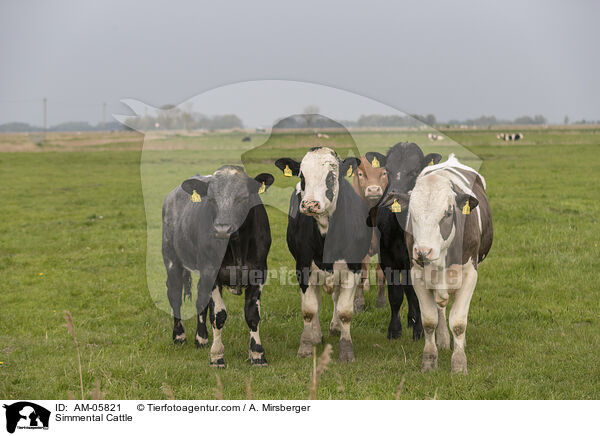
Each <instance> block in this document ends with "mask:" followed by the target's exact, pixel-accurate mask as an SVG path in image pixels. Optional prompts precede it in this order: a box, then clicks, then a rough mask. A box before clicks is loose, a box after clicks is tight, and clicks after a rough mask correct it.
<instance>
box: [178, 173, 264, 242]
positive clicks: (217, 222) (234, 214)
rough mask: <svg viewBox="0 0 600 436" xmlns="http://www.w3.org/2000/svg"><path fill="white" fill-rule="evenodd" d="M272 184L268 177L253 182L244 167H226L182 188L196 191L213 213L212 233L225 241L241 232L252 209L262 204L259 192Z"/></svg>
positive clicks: (260, 175)
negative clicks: (238, 231) (239, 230)
mask: <svg viewBox="0 0 600 436" xmlns="http://www.w3.org/2000/svg"><path fill="white" fill-rule="evenodd" d="M273 180H274V178H273V176H272V175H271V174H268V173H262V174H259V175H258V176H256V177H255V178H254V179H252V178H250V177H248V175H246V173H245V172H244V170H243V169H242V168H241V167H237V166H232V165H225V166H223V167H221V168H219V169H218V170H217V171H215V172H214V174H213V175H212V176H208V177H192V178H190V179H187V180H186V181H185V182H183V183H182V184H181V187H182V189H183V190H184V191H185V192H187V193H188V194H190V195H193V194H194V191H195V192H196V194H198V195H200V197H201V201H202V202H206V204H208V205H209V206H210V207H211V208H212V209H213V212H214V214H213V216H214V220H213V223H212V225H213V231H214V232H215V236H216V237H217V238H221V239H223V238H229V237H230V236H231V234H232V233H234V232H236V231H237V230H238V229H239V228H240V226H241V225H242V224H243V223H244V220H245V219H246V215H248V211H249V210H250V208H252V207H253V206H256V205H257V204H259V203H260V199H259V198H258V192H259V190H261V191H263V189H264V190H266V189H267V188H268V187H269V186H271V184H272V183H273Z"/></svg>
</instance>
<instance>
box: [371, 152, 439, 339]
mask: <svg viewBox="0 0 600 436" xmlns="http://www.w3.org/2000/svg"><path fill="white" fill-rule="evenodd" d="M441 158H442V156H441V155H440V154H438V153H430V154H428V155H423V152H422V151H421V149H420V148H419V146H418V145H417V144H414V143H407V142H401V143H398V144H396V145H394V146H393V147H392V148H390V149H389V150H388V152H387V155H386V158H385V168H386V170H387V173H388V179H389V184H388V188H387V191H386V193H385V194H384V198H383V200H382V201H381V203H380V207H379V210H378V212H377V228H378V229H379V232H380V234H381V238H380V247H379V261H380V263H381V267H382V268H383V271H384V272H385V274H386V279H387V282H388V299H389V301H390V308H391V318H390V324H389V326H388V333H387V336H388V338H389V339H395V338H398V337H400V335H401V334H402V324H401V323H400V318H399V317H398V313H399V312H400V306H401V305H402V300H403V299H404V295H406V299H407V300H408V326H409V327H412V333H413V339H419V338H420V337H421V335H422V333H423V329H422V327H421V316H420V313H419V302H418V300H417V296H416V294H415V291H414V289H413V287H412V285H411V282H410V278H409V274H408V273H409V271H410V258H409V254H408V250H407V248H406V240H405V236H404V229H405V223H406V215H407V211H406V208H401V207H400V205H399V204H398V203H397V198H399V196H400V195H403V194H404V195H405V194H407V193H408V192H409V191H410V190H411V189H412V188H413V186H414V184H415V181H416V180H417V176H418V175H419V173H420V172H421V170H423V168H425V167H427V166H428V165H434V164H436V163H438V162H439V161H440V159H441ZM398 208H400V209H398ZM391 275H394V277H391Z"/></svg>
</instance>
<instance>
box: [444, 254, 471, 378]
mask: <svg viewBox="0 0 600 436" xmlns="http://www.w3.org/2000/svg"><path fill="white" fill-rule="evenodd" d="M476 284H477V270H476V269H475V268H474V267H473V265H472V264H471V263H468V264H467V265H465V266H464V267H463V281H462V286H461V287H460V289H458V290H457V291H456V293H455V294H454V303H453V304H452V309H450V330H452V336H453V342H454V351H453V352H452V372H453V373H464V374H466V373H467V356H466V354H465V345H466V332H467V316H468V314H469V305H470V304H471V297H472V296H473V291H474V290H475V285H476Z"/></svg>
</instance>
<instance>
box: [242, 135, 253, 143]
mask: <svg viewBox="0 0 600 436" xmlns="http://www.w3.org/2000/svg"><path fill="white" fill-rule="evenodd" d="M250 141H252V138H251V137H249V136H244V137H243V138H242V142H250Z"/></svg>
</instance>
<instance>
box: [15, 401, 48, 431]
mask: <svg viewBox="0 0 600 436" xmlns="http://www.w3.org/2000/svg"><path fill="white" fill-rule="evenodd" d="M3 407H4V408H5V409H6V431H7V432H9V433H14V432H15V430H16V429H17V428H18V429H29V430H35V429H44V430H47V429H48V425H49V424H50V411H49V410H48V409H46V408H45V407H42V406H40V405H38V404H35V403H31V402H29V401H19V402H17V403H13V404H4V406H3Z"/></svg>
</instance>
